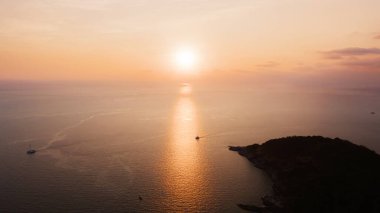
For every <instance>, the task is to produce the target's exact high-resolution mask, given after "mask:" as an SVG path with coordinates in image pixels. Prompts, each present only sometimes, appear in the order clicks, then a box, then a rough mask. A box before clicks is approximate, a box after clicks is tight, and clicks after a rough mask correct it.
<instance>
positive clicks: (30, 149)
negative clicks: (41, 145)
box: [26, 144, 37, 155]
mask: <svg viewBox="0 0 380 213" xmlns="http://www.w3.org/2000/svg"><path fill="white" fill-rule="evenodd" d="M36 152H37V150H35V149H32V146H31V145H30V144H29V149H28V151H26V154H28V155H32V154H34V153H36Z"/></svg>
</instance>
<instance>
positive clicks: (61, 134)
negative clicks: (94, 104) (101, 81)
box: [37, 111, 125, 151]
mask: <svg viewBox="0 0 380 213" xmlns="http://www.w3.org/2000/svg"><path fill="white" fill-rule="evenodd" d="M122 113H125V112H123V111H117V112H103V113H97V114H94V115H90V116H88V117H87V118H84V119H82V120H80V121H78V122H77V123H75V124H72V125H70V126H67V127H64V128H63V129H61V130H59V131H58V132H56V133H55V134H54V135H53V137H52V138H51V139H50V140H49V141H48V142H47V143H46V145H44V146H42V147H40V148H38V149H37V150H39V151H41V150H45V149H48V148H50V147H51V146H52V145H53V144H54V143H56V142H58V141H62V140H64V139H65V138H66V136H67V132H68V131H70V130H72V129H75V128H77V127H79V126H81V125H82V124H84V123H85V122H87V121H89V120H92V119H94V118H96V117H100V116H107V115H116V114H122Z"/></svg>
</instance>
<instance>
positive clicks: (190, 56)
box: [174, 48, 198, 72]
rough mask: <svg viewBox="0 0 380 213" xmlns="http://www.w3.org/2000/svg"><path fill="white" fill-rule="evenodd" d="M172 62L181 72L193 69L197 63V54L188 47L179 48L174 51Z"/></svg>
mask: <svg viewBox="0 0 380 213" xmlns="http://www.w3.org/2000/svg"><path fill="white" fill-rule="evenodd" d="M174 62H175V64H176V66H177V68H178V70H179V71H181V72H189V71H194V69H195V66H196V65H197V63H198V55H197V53H196V52H195V51H194V50H192V49H190V48H186V49H181V50H178V51H177V52H175V54H174Z"/></svg>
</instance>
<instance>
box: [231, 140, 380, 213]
mask: <svg viewBox="0 0 380 213" xmlns="http://www.w3.org/2000/svg"><path fill="white" fill-rule="evenodd" d="M229 149H230V150H232V151H237V152H238V153H239V154H240V155H242V156H244V157H246V158H247V159H248V160H250V161H251V162H252V163H253V164H254V165H255V166H256V167H257V168H260V169H262V170H264V171H265V172H266V173H267V174H268V175H269V176H270V178H271V179H272V181H273V195H267V196H264V197H263V198H262V201H263V206H253V205H242V204H239V206H240V207H241V208H242V209H245V210H249V211H253V212H346V213H347V212H367V213H369V212H380V156H379V155H378V154H376V153H375V152H374V151H371V150H369V149H367V148H366V147H364V146H359V145H355V144H353V143H351V142H349V141H346V140H342V139H339V138H335V139H331V138H325V137H321V136H306V137H304V136H293V137H285V138H279V139H272V140H269V141H267V142H265V143H263V144H262V145H259V144H253V145H250V146H246V147H230V148H229Z"/></svg>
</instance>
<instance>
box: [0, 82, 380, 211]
mask: <svg viewBox="0 0 380 213" xmlns="http://www.w3.org/2000/svg"><path fill="white" fill-rule="evenodd" d="M371 112H377V114H371ZM0 121H1V122H0V212H240V211H241V210H240V209H239V208H237V206H236V204H238V203H244V204H260V203H261V200H260V198H261V196H263V195H265V194H268V193H271V182H270V180H269V179H268V177H267V176H266V175H265V174H264V173H263V172H261V171H260V170H258V169H256V168H255V167H253V166H252V165H251V164H250V163H249V162H248V161H247V160H246V159H244V158H242V157H240V156H239V155H238V154H236V153H234V152H230V151H228V148H227V147H228V146H229V145H248V144H252V143H261V142H264V141H266V140H268V139H271V138H277V137H283V136H288V135H323V136H328V137H340V138H344V139H348V140H350V141H352V142H355V143H357V144H362V145H365V146H367V147H369V148H370V149H373V150H375V151H376V152H378V153H379V152H380V140H379V139H380V135H379V134H378V133H379V130H380V90H376V89H371V90H363V89H361V90H359V89H355V90H354V89H339V90H338V89H336V90H324V91H321V90H320V91H315V90H311V89H294V88H293V89H290V88H286V89H284V88H271V89H268V88H266V89H263V88H261V89H260V88H254V87H250V86H247V85H245V86H242V85H240V86H228V87H225V86H220V87H218V86H202V85H178V84H171V85H165V86H162V85H149V86H148V85H144V86H143V85H128V84H126V85H123V86H120V85H118V86H114V87H111V86H89V85H87V86H78V85H75V86H72V85H71V86H68V85H65V84H61V85H58V86H57V85H55V86H52V85H50V86H49V85H46V84H45V85H39V84H31V85H26V86H24V85H22V84H21V85H13V84H12V83H9V84H3V85H1V87H0ZM196 135H199V136H201V139H200V140H199V141H196V140H195V139H194V138H195V136H196ZM29 144H31V145H32V146H33V147H34V148H35V149H37V150H38V152H37V153H36V154H35V155H26V153H25V151H26V150H27V148H28V146H29ZM138 196H141V197H142V198H143V200H141V201H140V200H139V199H138Z"/></svg>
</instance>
